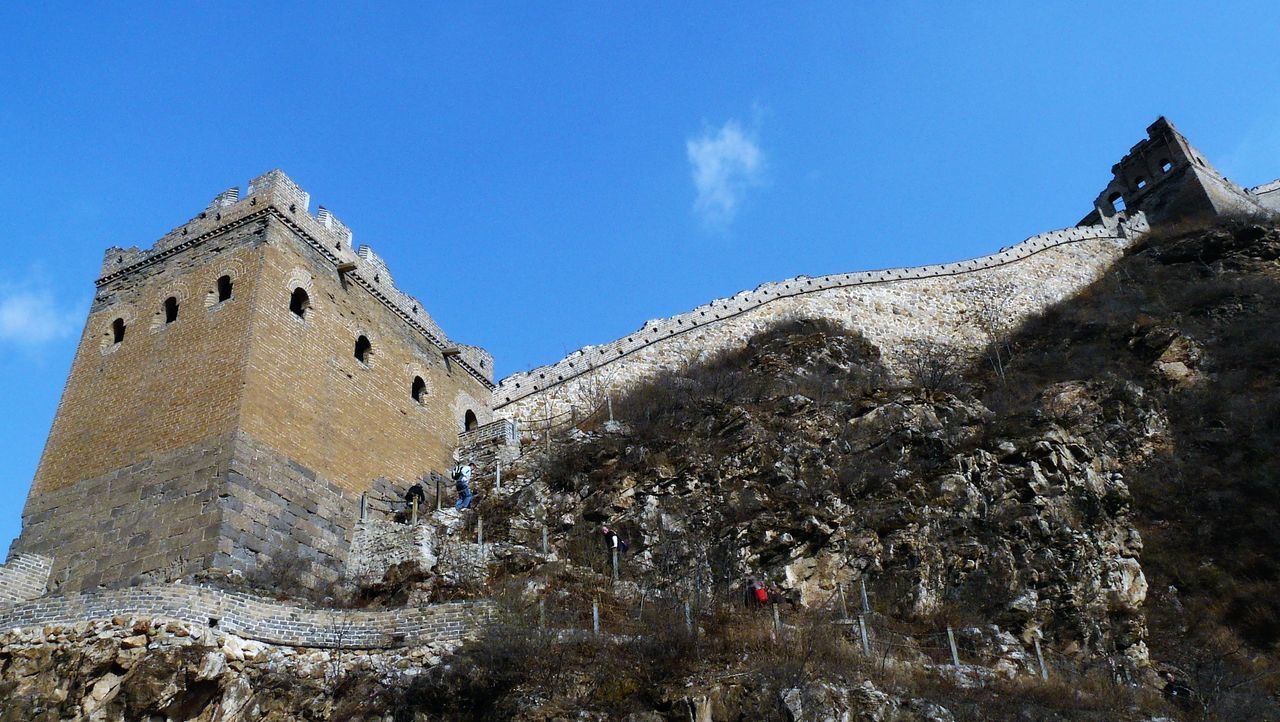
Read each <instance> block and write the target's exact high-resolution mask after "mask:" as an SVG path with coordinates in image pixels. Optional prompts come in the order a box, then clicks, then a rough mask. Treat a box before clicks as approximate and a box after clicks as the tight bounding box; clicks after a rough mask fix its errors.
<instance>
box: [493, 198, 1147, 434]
mask: <svg viewBox="0 0 1280 722" xmlns="http://www.w3.org/2000/svg"><path fill="white" fill-rule="evenodd" d="M1147 230H1148V227H1147V225H1146V220H1145V217H1143V216H1142V214H1140V213H1138V214H1133V217H1131V218H1129V219H1127V220H1125V221H1123V222H1121V223H1119V224H1118V225H1117V224H1110V225H1096V226H1081V227H1074V228H1067V229H1063V230H1058V231H1051V232H1049V233H1042V234H1040V235H1037V236H1032V237H1031V238H1028V239H1027V240H1025V241H1023V242H1021V243H1018V244H1016V245H1014V246H1010V247H1007V248H1004V249H1002V250H1001V251H1000V252H998V253H995V254H992V255H989V256H983V257H981V258H975V259H971V260H966V261H959V262H955V263H943V264H936V265H929V266H920V267H917V268H897V269H888V270H881V271H865V272H861V273H845V274H836V275H830V276H820V277H817V278H810V277H807V276H800V277H797V278H792V279H788V280H785V281H781V282H777V283H767V284H764V285H762V286H760V287H758V288H756V289H755V290H752V291H744V292H742V293H739V294H737V295H735V296H733V297H731V298H726V299H717V300H715V301H712V302H711V303H709V304H707V305H705V306H700V307H698V308H695V309H693V310H692V311H689V312H687V313H683V314H680V315H677V316H672V317H670V318H665V319H658V320H654V321H649V322H646V323H645V324H644V325H643V326H642V327H641V328H640V329H639V330H638V331H636V332H635V333H633V334H630V335H628V336H626V337H624V338H621V339H618V340H617V341H613V342H612V343H608V344H605V345H602V346H586V347H584V348H582V349H579V350H578V351H575V352H573V353H571V354H569V355H568V356H566V357H565V358H564V359H562V360H561V361H559V362H557V363H554V364H551V365H548V366H543V367H540V368H537V369H534V370H532V371H529V372H527V373H517V374H512V375H511V376H508V377H507V378H505V379H503V380H502V382H501V383H500V384H499V386H498V388H497V390H496V391H495V392H494V397H493V405H494V408H495V409H496V410H497V412H498V413H499V414H501V415H502V416H506V417H510V418H515V419H520V420H523V421H526V422H528V423H530V424H533V425H534V426H535V427H536V422H537V421H538V420H539V419H543V418H546V416H547V414H548V412H550V413H551V414H552V415H555V414H559V413H564V412H565V410H566V408H567V407H569V406H576V407H577V408H578V409H579V410H580V411H590V410H591V409H592V408H594V407H595V406H596V405H598V404H599V403H600V402H601V398H602V396H603V395H604V394H605V393H606V392H609V391H613V390H619V389H625V388H628V387H630V386H632V385H634V384H635V383H637V382H639V381H641V380H643V379H644V378H647V377H649V376H651V375H653V374H655V373H658V372H660V371H662V370H670V369H678V368H680V367H681V366H683V365H685V364H688V363H690V362H697V361H701V360H705V359H706V358H709V357H710V356H711V355H713V354H714V353H716V352H718V351H721V350H723V349H727V348H732V347H734V346H736V345H741V344H743V343H745V342H746V340H747V339H749V338H750V337H751V336H752V335H754V334H756V333H758V332H760V331H762V330H764V329H765V328H767V327H769V326H770V325H772V324H774V323H776V322H779V321H782V320H786V319H790V318H815V317H822V318H830V319H833V320H836V321H839V322H842V323H844V324H846V325H848V326H850V327H852V328H855V329H857V330H859V331H861V332H862V333H863V334H865V335H866V336H867V337H868V338H869V339H870V340H871V341H872V342H873V343H876V344H878V345H879V346H880V347H881V349H882V351H883V352H884V353H885V356H886V359H887V361H888V362H889V363H890V364H891V365H892V364H893V362H894V356H895V352H896V351H898V350H900V349H902V348H904V347H905V346H907V345H909V344H910V343H911V342H913V341H921V342H928V343H931V344H941V345H945V346H949V347H954V348H955V349H956V350H959V351H963V350H970V351H972V350H973V349H976V348H977V347H978V346H979V345H980V344H981V342H982V338H981V333H980V332H979V330H978V329H977V328H976V327H975V326H974V324H973V323H972V319H973V315H974V314H975V313H977V312H979V311H980V310H982V309H984V308H985V309H991V310H994V311H996V312H998V313H999V314H1000V316H1001V317H1002V318H1004V319H1005V320H1006V321H1007V322H1008V323H1010V324H1016V323H1017V322H1019V321H1020V320H1021V319H1024V318H1026V317H1027V316H1029V315H1031V314H1034V313H1036V312H1039V311H1041V310H1043V309H1044V308H1046V307H1048V306H1049V305H1052V304H1053V303H1056V302H1058V301H1061V300H1063V299H1064V298H1067V297H1069V296H1071V295H1073V294H1075V293H1076V292H1078V291H1079V290H1080V289H1082V288H1083V287H1085V286H1086V285H1088V284H1089V283H1091V282H1092V281H1094V280H1096V279H1097V278H1098V277H1099V276H1100V275H1101V274H1102V273H1103V272H1104V271H1105V270H1106V269H1107V268H1108V267H1110V265H1111V264H1112V263H1113V262H1114V261H1115V259H1116V258H1118V257H1119V255H1120V254H1121V253H1122V252H1123V249H1124V248H1125V247H1126V246H1128V245H1129V243H1130V242H1131V239H1132V238H1133V237H1135V236H1136V235H1139V234H1141V233H1144V232H1146V231H1147Z"/></svg>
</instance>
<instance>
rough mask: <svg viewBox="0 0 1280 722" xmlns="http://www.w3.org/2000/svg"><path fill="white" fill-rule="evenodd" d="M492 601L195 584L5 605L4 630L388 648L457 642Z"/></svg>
mask: <svg viewBox="0 0 1280 722" xmlns="http://www.w3.org/2000/svg"><path fill="white" fill-rule="evenodd" d="M489 613H490V607H489V604H488V603H487V602H483V601H470V602H450V603H447V604H435V605H431V606H428V607H417V608H403V609H389V610H378V611H364V610H347V609H308V608H305V607H301V606H297V605H294V604H289V603H285V602H275V601H270V600H266V599H262V598H260V597H256V596H252V595H249V594H243V593H239V592H228V591H223V590H219V589H214V588H211V587H202V586H196V585H191V584H165V585H155V586H146V587H131V588H128V589H117V590H110V591H105V592H92V593H85V594H68V595H65V596H49V597H43V598H40V599H35V600H32V601H27V602H20V603H18V604H15V605H13V606H6V607H0V629H9V628H15V627H34V626H43V625H52V624H69V623H74V622H79V621H86V620H93V619H110V618H112V617H125V616H134V617H159V618H166V619H174V620H178V621H181V622H185V623H188V624H199V625H205V626H208V627H212V628H216V629H218V630H221V631H225V632H230V633H232V634H235V635H238V636H240V637H244V638H247V639H255V640H258V641H260V642H266V643H269V644H278V645H287V646H293V647H326V648H343V649H387V648H394V647H404V646H411V645H423V644H431V643H434V642H451V643H453V642H460V641H461V640H462V639H463V638H464V637H466V636H467V635H469V634H470V633H472V632H473V631H475V630H476V629H477V628H478V627H479V625H480V624H481V623H482V622H483V621H484V620H485V619H487V618H488V615H489Z"/></svg>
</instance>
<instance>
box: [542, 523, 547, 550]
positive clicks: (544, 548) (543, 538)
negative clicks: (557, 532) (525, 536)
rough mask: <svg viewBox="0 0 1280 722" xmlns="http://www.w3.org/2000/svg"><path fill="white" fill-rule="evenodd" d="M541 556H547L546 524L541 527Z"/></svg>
mask: <svg viewBox="0 0 1280 722" xmlns="http://www.w3.org/2000/svg"><path fill="white" fill-rule="evenodd" d="M542 554H543V556H546V554H547V525H546V524H543V525H542Z"/></svg>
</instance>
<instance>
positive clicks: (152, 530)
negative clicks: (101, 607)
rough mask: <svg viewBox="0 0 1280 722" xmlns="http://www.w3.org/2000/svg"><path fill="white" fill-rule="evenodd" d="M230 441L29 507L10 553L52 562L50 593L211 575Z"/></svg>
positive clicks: (81, 485) (72, 488) (212, 441)
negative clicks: (204, 572) (200, 572)
mask: <svg viewBox="0 0 1280 722" xmlns="http://www.w3.org/2000/svg"><path fill="white" fill-rule="evenodd" d="M233 451H234V439H233V437H232V435H230V434H224V435H220V436H213V437H210V438H208V439H205V440H203V441H201V442H198V443H195V444H190V445H188V446H185V447H182V448H178V449H172V450H169V451H163V452H158V453H155V454H153V455H151V456H150V458H147V459H145V460H143V461H139V462H137V463H134V464H130V465H127V466H122V467H119V468H117V469H114V470H112V471H110V472H108V473H106V474H100V475H98V476H94V477H90V478H88V479H82V480H80V481H78V482H76V483H74V484H71V485H69V486H60V487H58V488H55V489H51V490H47V491H44V492H42V493H33V494H32V495H31V496H30V497H28V499H27V506H26V508H25V509H24V511H23V515H22V534H21V535H20V536H19V537H18V538H17V539H16V540H15V541H14V542H13V546H12V550H11V551H12V552H13V553H15V554H16V553H35V554H41V555H44V556H48V557H52V558H53V560H54V564H53V574H52V577H51V579H50V587H51V588H52V589H54V590H68V591H70V590H92V589H97V588H98V587H99V585H107V586H112V585H119V584H129V583H146V582H165V581H170V580H173V579H178V578H181V577H182V576H184V575H186V574H190V573H193V572H195V571H198V570H200V569H204V568H207V567H209V566H210V565H211V564H212V563H213V557H214V554H215V552H216V551H217V549H218V542H217V538H218V535H219V533H220V532H219V521H220V514H219V513H218V503H219V498H220V493H221V490H222V487H223V484H224V480H225V478H226V474H227V471H228V469H229V468H230V466H231V457H232V454H233Z"/></svg>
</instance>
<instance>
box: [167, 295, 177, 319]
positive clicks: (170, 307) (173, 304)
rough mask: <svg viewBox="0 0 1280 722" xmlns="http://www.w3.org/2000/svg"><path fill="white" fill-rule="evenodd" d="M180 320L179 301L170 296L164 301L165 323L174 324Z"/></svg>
mask: <svg viewBox="0 0 1280 722" xmlns="http://www.w3.org/2000/svg"><path fill="white" fill-rule="evenodd" d="M177 320H178V299H176V298H174V297H173V296H170V297H168V298H166V299H165V300H164V322H165V323H173V322H174V321H177Z"/></svg>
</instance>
